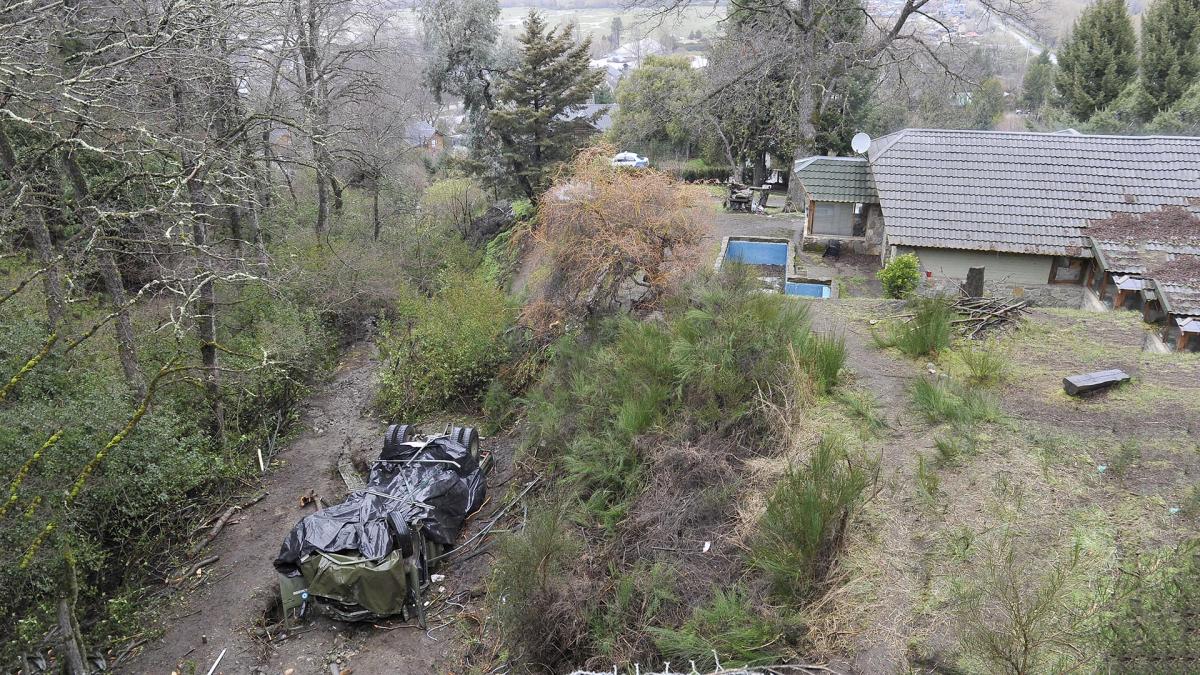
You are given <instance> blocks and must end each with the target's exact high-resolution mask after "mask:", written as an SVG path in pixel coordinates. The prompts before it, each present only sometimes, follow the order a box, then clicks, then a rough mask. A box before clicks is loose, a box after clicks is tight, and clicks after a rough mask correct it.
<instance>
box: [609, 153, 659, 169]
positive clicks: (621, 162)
mask: <svg viewBox="0 0 1200 675" xmlns="http://www.w3.org/2000/svg"><path fill="white" fill-rule="evenodd" d="M612 165H613V166H629V167H633V168H635V169H644V168H646V167H648V166H650V160H649V159H646V158H645V157H639V156H638V154H637V153H636V152H618V153H617V156H616V157H613V158H612Z"/></svg>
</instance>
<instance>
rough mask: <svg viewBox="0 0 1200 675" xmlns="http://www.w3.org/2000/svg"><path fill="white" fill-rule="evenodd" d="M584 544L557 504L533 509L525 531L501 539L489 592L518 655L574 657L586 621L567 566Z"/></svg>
mask: <svg viewBox="0 0 1200 675" xmlns="http://www.w3.org/2000/svg"><path fill="white" fill-rule="evenodd" d="M579 549H580V542H579V540H578V539H577V538H576V537H575V536H574V535H573V534H572V533H571V532H570V530H568V529H567V526H566V524H565V523H564V522H563V521H562V519H561V518H560V517H559V515H558V514H557V513H555V511H554V510H553V509H543V510H538V511H535V512H533V513H531V514H530V516H529V519H528V521H527V522H526V524H525V528H524V529H523V530H522V531H521V533H520V534H517V535H509V536H507V537H505V538H504V539H502V540H501V543H500V549H499V553H498V555H497V557H496V566H495V569H494V571H493V572H492V577H491V581H490V584H489V588H488V594H487V597H488V599H489V601H490V603H491V606H492V612H493V615H494V616H495V617H496V620H497V625H498V626H499V628H500V638H501V640H502V641H503V643H504V645H505V646H506V647H507V648H508V649H509V650H510V651H511V653H512V655H513V656H514V657H516V658H518V659H522V660H524V661H527V662H531V663H539V664H542V665H543V666H545V667H547V668H551V669H554V666H555V665H562V666H566V665H567V664H569V662H570V661H571V660H572V654H573V652H574V650H575V649H576V648H577V646H578V643H579V642H580V640H581V639H583V637H584V636H585V635H586V626H585V625H584V617H583V610H582V608H581V607H580V606H579V603H577V602H575V601H574V599H573V598H572V594H571V590H570V582H571V579H570V577H569V576H568V575H567V574H566V573H565V572H566V570H568V569H569V568H570V563H571V561H572V560H574V558H575V556H576V554H577V552H578V551H579ZM558 670H562V669H561V668H560V669H558Z"/></svg>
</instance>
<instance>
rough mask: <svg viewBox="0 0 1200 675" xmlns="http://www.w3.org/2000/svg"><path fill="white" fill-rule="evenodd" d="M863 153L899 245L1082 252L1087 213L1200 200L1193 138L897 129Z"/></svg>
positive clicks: (1199, 149)
mask: <svg viewBox="0 0 1200 675" xmlns="http://www.w3.org/2000/svg"><path fill="white" fill-rule="evenodd" d="M868 156H869V157H870V160H871V168H872V174H873V178H874V182H875V188H876V191H877V192H878V194H879V202H880V204H881V205H882V207H883V213H884V222H885V223H886V227H887V235H888V241H889V243H892V244H896V245H900V246H920V247H937V248H961V249H970V250H985V251H1008V252H1015V253H1035V254H1044V255H1072V256H1079V255H1082V256H1087V255H1090V250H1089V248H1088V242H1087V240H1086V238H1085V228H1086V227H1087V224H1088V222H1089V221H1091V220H1098V219H1102V218H1108V217H1109V216H1111V215H1112V214H1114V213H1143V212H1147V211H1153V210H1156V209H1160V208H1162V207H1164V206H1184V207H1188V208H1191V209H1193V210H1195V209H1196V207H1198V206H1200V138H1183V137H1165V136H1141V137H1138V136H1089V135H1072V134H1056V133H1022V132H1000V131H959V130H950V129H906V130H904V131H899V132H896V133H894V134H891V135H888V136H884V137H882V138H879V139H876V140H875V141H874V142H872V143H871V148H870V150H869V152H868Z"/></svg>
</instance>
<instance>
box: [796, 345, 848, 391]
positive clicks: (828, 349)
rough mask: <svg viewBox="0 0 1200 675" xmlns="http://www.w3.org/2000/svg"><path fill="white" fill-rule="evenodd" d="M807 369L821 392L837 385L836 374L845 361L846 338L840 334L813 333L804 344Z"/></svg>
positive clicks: (831, 389) (839, 371)
mask: <svg viewBox="0 0 1200 675" xmlns="http://www.w3.org/2000/svg"><path fill="white" fill-rule="evenodd" d="M805 360H806V361H807V362H808V363H807V368H806V369H807V370H808V371H809V373H811V374H812V379H813V383H814V384H815V385H816V387H817V391H818V392H819V393H821V394H828V393H829V392H831V391H833V388H834V387H835V386H837V383H838V374H839V373H841V371H842V366H843V365H845V363H846V338H845V337H843V336H841V335H813V336H812V337H811V338H810V339H809V340H808V344H806V345H805Z"/></svg>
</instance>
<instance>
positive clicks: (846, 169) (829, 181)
mask: <svg viewBox="0 0 1200 675" xmlns="http://www.w3.org/2000/svg"><path fill="white" fill-rule="evenodd" d="M869 169H870V167H869V166H868V164H867V160H866V158H865V157H825V156H816V157H809V158H807V159H800V160H796V164H795V165H794V166H793V167H792V177H791V178H790V180H793V181H797V180H798V181H800V186H801V187H803V188H804V191H805V192H807V193H808V194H809V195H810V199H813V200H816V201H819V202H853V203H856V204H858V203H863V204H875V203H877V202H878V201H879V197H878V196H877V195H876V194H875V186H874V184H872V182H871V172H870V170H869Z"/></svg>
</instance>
